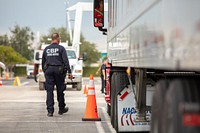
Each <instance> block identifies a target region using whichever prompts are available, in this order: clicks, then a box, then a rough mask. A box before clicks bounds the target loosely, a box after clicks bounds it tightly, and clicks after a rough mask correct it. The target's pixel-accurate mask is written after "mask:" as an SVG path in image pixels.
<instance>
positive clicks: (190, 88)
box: [162, 79, 200, 133]
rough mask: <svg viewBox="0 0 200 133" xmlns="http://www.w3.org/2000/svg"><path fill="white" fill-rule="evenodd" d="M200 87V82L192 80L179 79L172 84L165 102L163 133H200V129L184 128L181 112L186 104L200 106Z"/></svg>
mask: <svg viewBox="0 0 200 133" xmlns="http://www.w3.org/2000/svg"><path fill="white" fill-rule="evenodd" d="M199 87H200V85H199V83H198V81H197V80H191V79H187V80H186V79H178V80H174V81H173V82H171V83H170V86H169V90H168V92H167V95H166V97H165V102H164V105H165V106H164V112H163V116H162V117H163V118H164V119H163V120H162V133H182V132H184V133H191V132H192V133H198V132H199V127H195V126H194V127H189V126H183V119H182V117H183V111H181V110H180V107H181V105H183V104H184V103H197V104H199V102H200V101H199V96H200V94H199V92H200V91H199V90H198V89H199Z"/></svg>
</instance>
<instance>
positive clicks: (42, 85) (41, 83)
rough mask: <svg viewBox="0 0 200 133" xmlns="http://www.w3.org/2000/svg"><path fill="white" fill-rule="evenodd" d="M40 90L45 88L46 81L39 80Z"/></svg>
mask: <svg viewBox="0 0 200 133" xmlns="http://www.w3.org/2000/svg"><path fill="white" fill-rule="evenodd" d="M39 90H44V83H43V82H39Z"/></svg>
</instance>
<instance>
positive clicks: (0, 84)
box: [0, 77, 3, 86]
mask: <svg viewBox="0 0 200 133" xmlns="http://www.w3.org/2000/svg"><path fill="white" fill-rule="evenodd" d="M2 85H3V82H2V80H1V77H0V86H2Z"/></svg>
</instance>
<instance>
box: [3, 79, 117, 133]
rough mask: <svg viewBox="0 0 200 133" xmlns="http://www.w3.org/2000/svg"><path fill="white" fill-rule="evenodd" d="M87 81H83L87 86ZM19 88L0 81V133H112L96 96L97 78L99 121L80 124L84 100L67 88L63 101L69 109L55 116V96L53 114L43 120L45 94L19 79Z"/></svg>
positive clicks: (100, 96) (101, 100) (97, 82)
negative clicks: (0, 83) (1, 84)
mask: <svg viewBox="0 0 200 133" xmlns="http://www.w3.org/2000/svg"><path fill="white" fill-rule="evenodd" d="M88 79H89V78H84V79H83V87H84V85H88ZM20 82H21V84H22V86H13V80H9V81H3V86H0V133H66V132H68V133H80V132H81V133H112V132H115V130H114V129H113V128H112V126H111V125H110V118H109V116H108V115H107V113H106V103H105V100H104V94H101V93H100V83H101V81H100V78H95V81H94V83H95V91H96V101H97V109H98V115H99V118H101V121H82V118H83V116H84V114H85V109H86V102H87V96H86V95H85V94H83V89H82V90H81V91H76V90H75V89H72V88H71V87H70V86H68V89H67V90H66V91H65V101H66V104H67V106H68V107H69V111H68V112H67V113H66V114H63V115H59V114H58V103H57V101H56V99H57V98H56V92H55V93H54V94H55V95H54V100H55V105H54V107H55V112H54V116H53V117H47V111H46V104H45V101H46V91H40V90H39V89H38V84H37V83H35V82H34V80H33V79H26V78H23V77H20Z"/></svg>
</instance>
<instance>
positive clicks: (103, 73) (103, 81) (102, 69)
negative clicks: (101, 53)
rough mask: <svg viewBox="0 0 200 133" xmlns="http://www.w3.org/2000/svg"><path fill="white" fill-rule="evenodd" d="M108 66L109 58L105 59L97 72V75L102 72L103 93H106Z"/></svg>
mask: <svg viewBox="0 0 200 133" xmlns="http://www.w3.org/2000/svg"><path fill="white" fill-rule="evenodd" d="M106 64H107V57H105V58H104V59H103V61H102V64H101V65H100V67H99V69H98V70H97V72H96V75H98V73H99V72H100V77H101V93H104V92H105V85H106Z"/></svg>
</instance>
